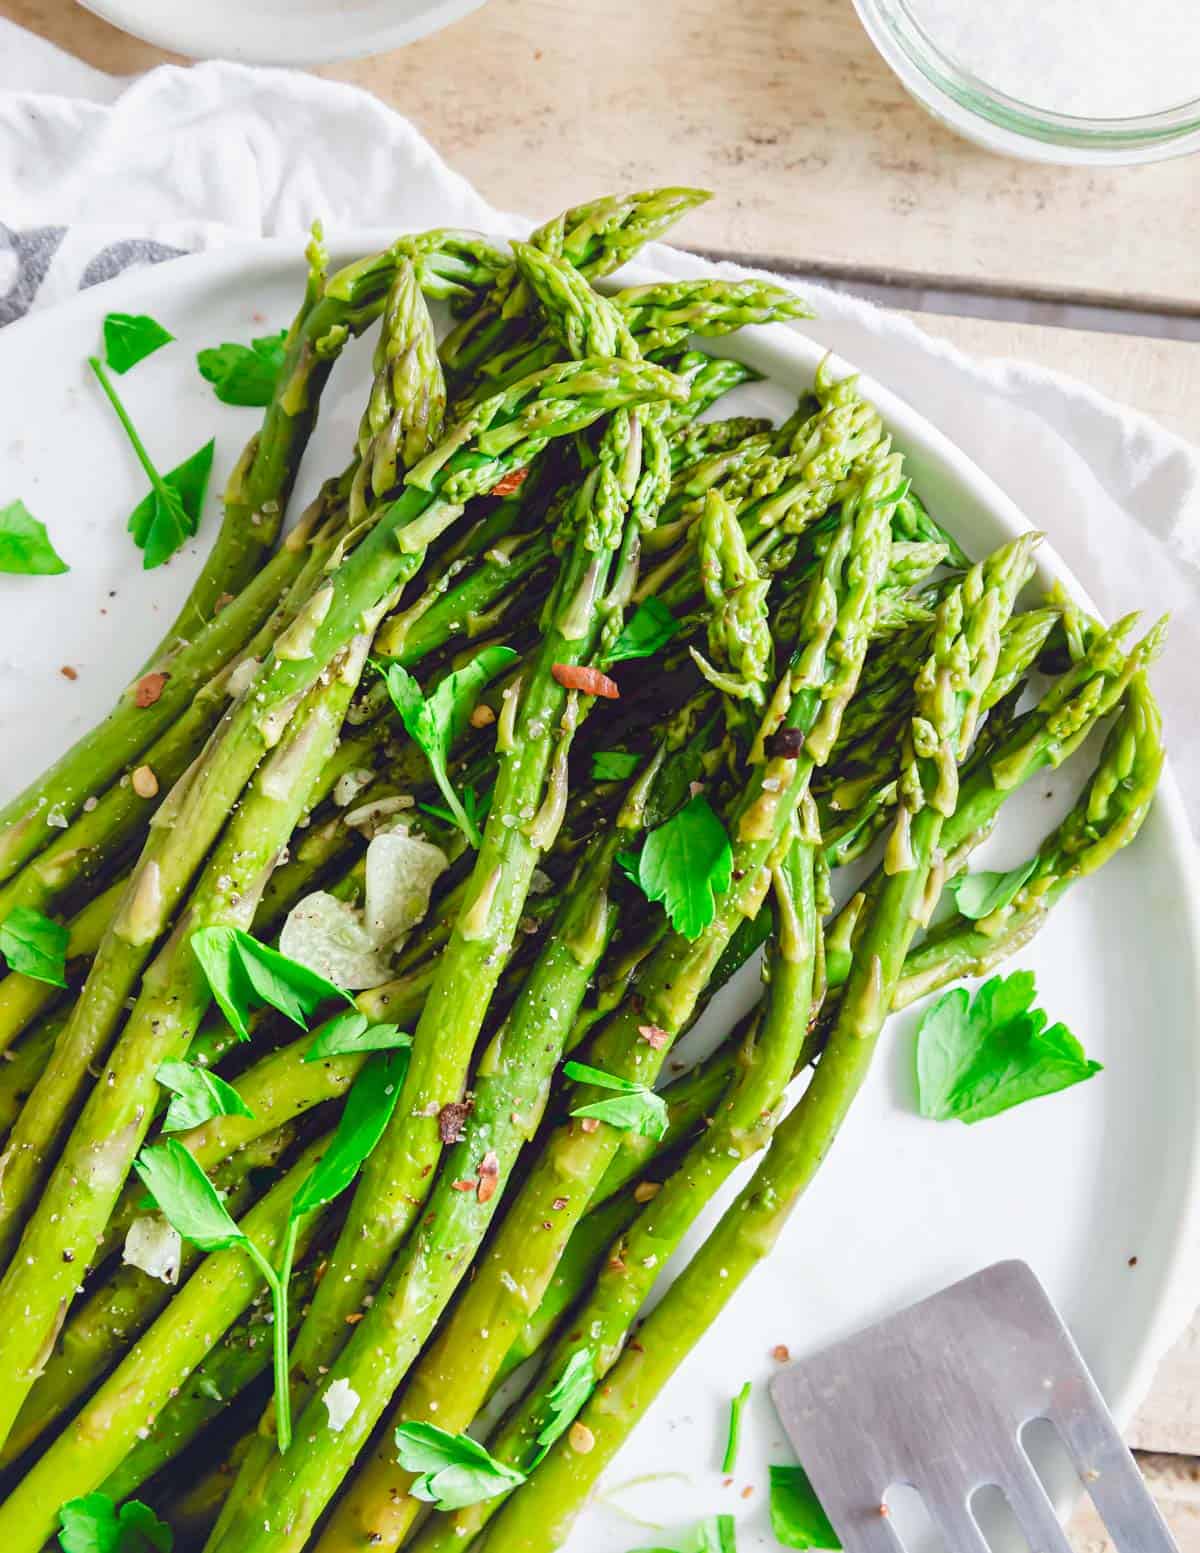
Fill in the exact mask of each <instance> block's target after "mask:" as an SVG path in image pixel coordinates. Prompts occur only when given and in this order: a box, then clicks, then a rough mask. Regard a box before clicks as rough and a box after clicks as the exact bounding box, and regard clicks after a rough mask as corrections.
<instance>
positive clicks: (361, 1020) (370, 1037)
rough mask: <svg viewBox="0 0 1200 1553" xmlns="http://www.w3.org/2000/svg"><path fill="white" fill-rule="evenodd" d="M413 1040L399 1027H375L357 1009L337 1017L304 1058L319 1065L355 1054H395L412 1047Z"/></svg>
mask: <svg viewBox="0 0 1200 1553" xmlns="http://www.w3.org/2000/svg"><path fill="white" fill-rule="evenodd" d="M411 1045H412V1036H411V1035H406V1034H405V1033H404V1031H403V1030H401V1028H400V1027H399V1025H373V1024H372V1023H371V1021H370V1020H369V1019H368V1018H367V1016H366V1015H365V1014H360V1013H359V1012H358V1010H357V1009H353V1010H351V1011H350V1012H349V1013H346V1014H335V1015H334V1017H333V1018H332V1019H329V1020H326V1022H325V1023H324V1024H323V1025H322V1026H321V1028H320V1030H319V1031H318V1032H317V1038H316V1040H315V1041H314V1042H313V1044H312V1045H311V1046H310V1047H309V1049H308V1050H307V1051H306V1052H305V1054H304V1060H305V1062H320V1061H321V1059H322V1058H324V1057H340V1056H343V1055H345V1054H347V1053H354V1052H382V1051H392V1050H394V1049H396V1048H397V1047H404V1046H411Z"/></svg>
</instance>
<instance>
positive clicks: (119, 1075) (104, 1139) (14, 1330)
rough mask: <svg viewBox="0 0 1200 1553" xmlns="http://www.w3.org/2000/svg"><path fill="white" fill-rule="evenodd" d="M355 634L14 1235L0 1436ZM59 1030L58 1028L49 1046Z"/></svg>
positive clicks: (256, 790)
mask: <svg viewBox="0 0 1200 1553" xmlns="http://www.w3.org/2000/svg"><path fill="white" fill-rule="evenodd" d="M366 645H367V644H366V642H365V641H364V642H363V643H362V644H361V646H360V648H359V649H358V651H357V654H356V655H355V656H356V657H357V663H353V662H352V663H351V664H350V665H348V668H349V673H348V674H342V673H340V672H339V673H338V674H336V675H335V676H334V677H333V679H332V680H331V681H330V683H329V685H327V686H324V687H318V688H317V689H316V691H315V692H313V693H312V694H311V695H310V697H309V698H308V700H307V701H306V702H305V703H303V704H302V712H303V719H302V720H300V719H298V720H297V722H296V724H295V725H294V728H295V731H294V732H293V733H289V735H288V736H286V737H285V738H284V739H283V740H282V741H281V743H280V744H279V746H278V747H277V749H276V751H275V753H274V755H273V756H272V758H271V759H269V760H268V761H266V762H265V763H264V765H263V767H262V771H261V773H260V775H259V777H258V779H257V780H256V782H255V784H254V785H253V786H252V787H251V789H250V792H249V794H248V796H247V797H246V798H245V799H244V800H243V801H242V803H241V805H240V807H239V808H238V810H237V811H236V813H235V814H234V816H233V819H232V821H231V823H230V825H229V827H228V829H227V831H226V833H225V835H224V837H223V838H222V841H221V844H220V845H219V846H218V847H217V849H216V851H215V852H214V854H213V857H212V859H211V861H210V862H209V865H208V867H207V869H206V870H205V873H204V876H203V878H202V879H201V881H200V883H199V885H198V886H197V888H196V890H195V891H194V892H193V894H192V898H191V901H190V903H189V909H188V911H187V912H186V913H185V915H184V917H183V919H182V921H181V923H180V924H179V926H178V927H177V928H176V931H175V933H173V934H172V936H171V937H170V939H168V941H167V943H166V945H165V947H164V948H163V950H162V951H161V952H160V954H159V955H158V957H157V959H156V960H155V962H154V964H153V965H152V966H151V967H150V969H149V970H148V971H147V973H146V977H145V979H144V981H143V985H142V990H141V993H140V995H139V996H138V999H137V1002H136V1004H135V1006H134V1009H133V1012H132V1014H131V1015H130V1018H129V1022H128V1024H127V1026H126V1028H125V1031H124V1034H123V1035H122V1037H121V1039H120V1040H119V1041H118V1042H117V1045H116V1047H115V1048H114V1049H113V1051H112V1052H111V1054H110V1055H109V1057H108V1059H107V1064H106V1075H107V1076H106V1081H105V1082H104V1083H103V1084H101V1085H98V1086H97V1087H96V1088H95V1089H94V1090H93V1091H92V1094H91V1096H90V1098H89V1099H88V1101H87V1104H86V1105H85V1106H84V1109H83V1112H82V1114H81V1116H80V1118H79V1121H78V1122H77V1123H76V1125H75V1127H74V1129H73V1131H72V1133H71V1136H70V1138H69V1139H68V1140H67V1143H66V1146H65V1148H64V1149H63V1153H62V1155H61V1157H60V1159H59V1161H58V1164H57V1165H56V1167H55V1169H54V1171H53V1173H52V1174H51V1176H50V1178H49V1180H48V1181H47V1183H46V1186H45V1189H44V1190H43V1192H42V1194H41V1198H40V1201H39V1203H38V1205H37V1208H36V1210H35V1211H34V1213H33V1216H32V1217H31V1218H30V1219H29V1222H28V1224H27V1225H26V1226H25V1229H24V1233H23V1234H21V1239H20V1245H19V1247H18V1248H17V1250H16V1252H15V1254H13V1256H12V1261H11V1262H10V1264H9V1268H8V1271H7V1273H6V1274H5V1277H4V1279H3V1280H2V1281H0V1321H2V1324H3V1328H4V1330H3V1331H2V1332H0V1365H3V1366H4V1373H5V1374H6V1375H7V1376H8V1377H9V1382H10V1384H9V1385H8V1386H7V1387H6V1388H5V1392H4V1396H3V1398H2V1399H0V1434H2V1435H4V1436H5V1437H7V1435H8V1432H9V1429H10V1427H11V1426H12V1423H13V1421H14V1419H15V1417H16V1415H17V1412H18V1411H19V1410H20V1407H21V1404H22V1403H23V1401H24V1400H25V1398H26V1396H27V1395H28V1394H29V1391H30V1388H31V1387H32V1386H33V1384H34V1382H35V1381H36V1379H37V1377H38V1375H39V1374H40V1373H41V1371H42V1368H43V1366H44V1363H45V1359H46V1355H47V1353H48V1352H49V1349H50V1347H51V1346H52V1345H53V1343H54V1340H55V1338H56V1336H57V1335H58V1331H59V1329H60V1328H61V1326H62V1323H63V1320H64V1318H65V1316H66V1313H67V1310H68V1309H69V1307H70V1305H71V1302H72V1300H73V1298H74V1296H75V1293H76V1291H77V1289H78V1286H79V1282H80V1277H81V1274H82V1273H83V1272H85V1271H86V1268H87V1265H88V1262H89V1260H90V1257H91V1255H92V1251H93V1248H94V1247H95V1244H96V1240H97V1237H98V1236H99V1235H100V1234H101V1232H102V1231H103V1228H104V1225H105V1222H106V1221H107V1219H108V1217H109V1214H110V1213H111V1212H112V1209H113V1205H114V1204H115V1202H116V1200H117V1196H118V1194H119V1192H120V1190H121V1187H122V1185H123V1184H124V1180H125V1176H126V1174H127V1173H128V1171H129V1169H130V1167H131V1165H132V1163H133V1158H134V1156H135V1154H136V1153H137V1151H138V1149H139V1148H140V1147H141V1144H142V1142H143V1140H144V1138H145V1136H146V1133H147V1131H148V1129H149V1126H150V1122H151V1119H152V1117H153V1115H154V1102H155V1097H156V1093H157V1080H156V1077H155V1075H156V1074H157V1072H158V1069H159V1068H160V1067H161V1065H162V1064H163V1063H164V1062H168V1061H173V1060H177V1059H178V1058H180V1057H183V1056H184V1055H186V1052H187V1048H188V1045H189V1043H190V1040H191V1037H192V1035H193V1034H194V1032H195V1030H196V1028H197V1027H198V1025H199V1023H200V1019H201V1018H202V1016H203V1014H204V1013H205V1011H206V1009H207V1007H208V1004H209V1001H210V998H211V993H210V991H209V987H208V983H207V981H206V980H205V976H204V972H203V969H202V968H201V965H200V962H199V960H198V959H197V958H196V956H195V953H194V951H193V949H192V946H191V938H190V933H191V930H192V929H193V928H204V927H210V926H214V925H228V926H234V927H240V928H246V927H248V926H249V924H250V920H251V918H252V917H253V914H254V907H255V904H256V901H257V895H258V890H259V888H261V883H260V881H261V879H262V878H264V877H265V874H266V871H267V870H269V868H270V867H271V863H272V861H273V859H274V856H275V854H276V853H277V852H278V850H279V848H280V847H281V846H282V845H283V844H284V842H285V841H286V839H287V837H288V836H289V835H290V834H291V831H292V828H293V826H294V825H295V823H296V820H297V818H298V817H299V814H300V812H301V811H302V810H303V808H304V805H305V803H306V802H307V799H308V792H309V787H310V785H311V782H312V779H313V777H314V776H315V775H316V773H317V772H318V771H319V770H320V767H321V764H322V763H323V761H324V760H325V758H326V757H327V755H328V752H329V749H330V747H331V746H332V743H333V740H334V739H335V738H336V736H337V731H338V729H339V727H340V726H341V721H342V715H343V712H344V707H345V702H346V701H348V699H349V697H350V694H351V691H352V689H353V685H354V684H355V683H356V682H357V674H358V671H359V669H360V668H361V665H362V663H363V662H364V660H365V655H366ZM69 1029H70V1026H68V1031H69ZM66 1039H67V1033H66V1032H64V1035H63V1037H60V1041H59V1047H61V1046H62V1045H63V1044H64V1043H65V1041H66ZM58 1068H59V1064H58V1048H56V1052H55V1058H54V1059H53V1060H52V1062H51V1064H50V1066H49V1068H48V1069H47V1073H48V1074H50V1075H53V1076H54V1077H55V1078H57V1077H58V1076H59V1075H58ZM53 1095H54V1086H53V1085H46V1084H45V1080H43V1081H42V1083H40V1084H39V1085H38V1089H37V1090H36V1091H35V1092H34V1096H33V1097H31V1099H30V1101H29V1102H28V1103H27V1105H26V1107H25V1110H24V1111H23V1112H22V1114H21V1117H20V1119H19V1120H18V1122H17V1125H16V1127H15V1128H14V1131H13V1135H12V1138H11V1139H10V1141H9V1144H8V1148H7V1151H6V1154H7V1161H8V1163H7V1169H6V1173H5V1177H4V1181H3V1203H2V1206H3V1217H2V1218H0V1232H2V1233H3V1236H4V1240H5V1243H6V1245H7V1247H8V1248H9V1250H10V1253H11V1248H12V1246H13V1245H14V1243H15V1240H16V1236H17V1234H18V1233H19V1232H20V1226H21V1221H22V1218H23V1217H24V1210H25V1209H26V1207H27V1205H28V1204H29V1202H30V1196H31V1194H32V1193H33V1192H34V1191H35V1190H36V1188H37V1186H38V1184H39V1180H40V1175H41V1168H39V1167H42V1168H44V1164H45V1162H46V1160H47V1156H48V1154H49V1149H50V1148H51V1146H52V1145H53V1142H54V1140H55V1137H56V1136H57V1134H58V1133H59V1132H60V1131H61V1125H59V1126H57V1127H56V1126H53V1125H47V1124H46V1110H47V1108H48V1107H47V1104H46V1099H47V1097H48V1098H50V1099H52V1098H53ZM39 1099H40V1100H41V1103H40V1104H39V1103H38V1102H39ZM68 1114H69V1113H68ZM43 1140H44V1141H43ZM6 1312H7V1313H8V1315H7V1318H5V1313H6ZM18 1312H20V1317H19V1319H18V1318H17V1313H18Z"/></svg>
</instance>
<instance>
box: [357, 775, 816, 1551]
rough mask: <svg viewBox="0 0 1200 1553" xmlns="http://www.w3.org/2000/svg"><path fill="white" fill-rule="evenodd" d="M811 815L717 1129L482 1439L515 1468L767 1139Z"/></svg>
mask: <svg viewBox="0 0 1200 1553" xmlns="http://www.w3.org/2000/svg"><path fill="white" fill-rule="evenodd" d="M806 807H807V809H808V813H807V815H806V818H805V821H804V830H805V835H804V838H803V839H800V838H797V839H795V840H794V841H792V842H791V844H790V846H789V847H788V848H787V853H786V856H785V857H784V858H782V859H780V860H778V861H777V862H776V864H775V866H774V867H773V869H772V882H773V892H774V899H775V914H776V920H777V936H776V938H775V941H774V945H773V951H772V954H771V956H770V958H769V966H770V980H769V987H768V993H767V997H766V1000H765V1012H764V1013H763V1015H762V1018H761V1020H757V1021H755V1022H754V1024H753V1025H752V1026H751V1028H750V1031H749V1033H748V1035H747V1038H746V1041H745V1043H744V1045H743V1047H742V1049H741V1052H740V1053H739V1057H738V1068H737V1073H736V1077H735V1078H734V1080H733V1082H732V1084H731V1085H730V1088H729V1090H728V1092H727V1093H726V1095H725V1097H724V1099H723V1100H722V1102H721V1105H720V1107H719V1109H718V1110H717V1112H716V1115H715V1116H714V1117H713V1121H712V1125H711V1126H710V1127H709V1128H708V1129H707V1130H706V1131H705V1132H704V1133H703V1134H702V1135H701V1136H700V1138H699V1139H697V1141H696V1142H695V1143H694V1144H693V1145H692V1147H691V1148H690V1149H689V1150H688V1151H687V1153H686V1154H685V1155H684V1157H683V1159H682V1160H681V1161H680V1163H679V1165H678V1166H677V1167H676V1168H675V1169H674V1170H673V1171H672V1172H671V1173H670V1174H669V1175H668V1176H667V1178H666V1180H665V1181H664V1182H663V1184H662V1186H661V1188H660V1190H659V1191H658V1192H657V1194H655V1195H654V1196H652V1197H651V1198H650V1201H649V1203H648V1205H647V1206H646V1207H645V1208H643V1210H642V1212H641V1213H640V1214H639V1215H638V1216H637V1218H636V1219H635V1220H634V1221H633V1223H632V1224H631V1225H630V1226H629V1228H628V1229H625V1230H624V1231H623V1232H622V1234H621V1236H620V1238H619V1239H617V1240H616V1241H614V1243H613V1244H612V1246H611V1247H610V1250H609V1254H608V1256H607V1258H605V1259H604V1261H603V1262H602V1264H601V1266H600V1269H599V1271H598V1273H597V1278H596V1282H595V1285H594V1286H593V1288H592V1290H591V1291H590V1293H589V1295H588V1297H587V1299H586V1300H585V1301H584V1303H583V1305H582V1307H581V1309H580V1310H579V1311H578V1312H577V1314H576V1316H575V1318H574V1320H573V1321H572V1323H571V1329H570V1331H568V1332H567V1333H565V1334H564V1335H563V1336H562V1337H560V1339H559V1340H558V1342H557V1343H556V1344H555V1346H554V1348H553V1349H552V1351H551V1353H550V1354H549V1356H548V1357H547V1359H546V1362H545V1364H544V1365H543V1367H542V1369H541V1370H540V1371H539V1374H538V1378H537V1380H536V1382H535V1383H534V1386H533V1387H532V1389H531V1391H530V1392H529V1394H528V1396H527V1397H526V1398H525V1399H523V1400H522V1401H521V1402H520V1403H518V1404H517V1405H516V1407H515V1408H513V1410H512V1411H511V1412H510V1413H509V1414H508V1416H507V1417H506V1418H505V1419H504V1421H503V1423H502V1424H501V1426H500V1428H499V1431H498V1432H497V1434H496V1435H495V1436H494V1437H492V1438H491V1439H489V1441H488V1450H489V1452H490V1453H491V1455H492V1456H493V1457H494V1458H495V1459H496V1460H497V1461H501V1462H503V1463H505V1464H507V1465H509V1466H512V1467H515V1468H516V1469H517V1470H518V1471H520V1472H529V1471H531V1470H532V1469H533V1468H534V1467H535V1466H536V1465H537V1462H538V1460H539V1459H540V1457H541V1455H542V1454H543V1451H542V1450H541V1449H540V1447H541V1445H542V1444H543V1441H544V1440H545V1439H546V1438H547V1437H551V1438H553V1435H554V1431H555V1429H556V1428H557V1432H558V1433H562V1432H563V1429H564V1428H565V1425H566V1424H567V1423H568V1422H569V1420H568V1419H565V1418H564V1419H558V1418H557V1416H556V1411H555V1409H554V1408H553V1407H552V1406H551V1405H549V1404H548V1401H547V1399H548V1398H549V1397H551V1396H554V1395H555V1388H556V1386H557V1385H558V1383H559V1382H560V1381H561V1380H562V1378H563V1377H564V1376H565V1375H566V1374H567V1372H568V1369H570V1370H571V1372H572V1374H575V1373H577V1372H578V1370H579V1369H580V1368H581V1367H586V1371H585V1372H586V1373H588V1374H589V1375H590V1377H591V1380H592V1384H593V1385H596V1384H599V1382H600V1381H602V1380H603V1378H604V1376H605V1374H606V1373H607V1371H608V1370H609V1368H610V1367H611V1365H612V1364H613V1363H614V1362H615V1361H616V1359H617V1358H618V1356H619V1355H620V1352H621V1348H622V1346H623V1344H624V1342H625V1339H626V1337H627V1335H628V1333H629V1331H630V1329H631V1327H632V1325H633V1322H634V1320H635V1319H636V1317H637V1314H638V1311H639V1310H640V1309H641V1306H642V1304H643V1302H644V1300H645V1299H646V1297H647V1296H648V1295H649V1293H650V1290H651V1289H652V1288H653V1287H654V1285H655V1284H656V1283H657V1281H658V1278H659V1276H660V1274H661V1272H662V1269H663V1267H664V1266H665V1265H666V1263H667V1261H668V1260H669V1259H670V1257H671V1256H672V1255H673V1254H674V1252H675V1251H676V1250H677V1249H678V1247H679V1245H680V1243H681V1241H682V1239H683V1236H684V1235H685V1234H686V1233H687V1231H688V1230H689V1229H690V1228H691V1226H692V1224H693V1223H694V1222H695V1220H696V1218H697V1217H698V1216H699V1214H700V1213H702V1212H703V1210H704V1209H705V1208H706V1207H707V1205H708V1204H709V1202H711V1200H712V1198H713V1196H714V1195H715V1194H716V1192H717V1191H718V1190H719V1189H720V1187H721V1186H722V1185H723V1184H724V1182H726V1181H727V1180H728V1179H729V1177H730V1175H731V1174H732V1173H733V1171H734V1170H735V1169H736V1168H737V1167H738V1166H739V1165H741V1164H742V1163H743V1162H744V1161H745V1160H747V1159H749V1158H751V1157H752V1156H753V1155H754V1154H755V1153H757V1152H758V1150H759V1149H761V1148H763V1147H764V1146H765V1145H766V1144H767V1143H768V1142H769V1141H770V1136H771V1133H772V1132H773V1130H774V1127H775V1123H776V1121H777V1119H778V1118H777V1115H776V1111H777V1108H778V1107H779V1105H780V1103H781V1100H782V1098H783V1095H784V1091H785V1090H786V1088H787V1085H788V1084H789V1082H790V1081H791V1077H792V1073H793V1070H794V1069H795V1066H796V1063H797V1061H798V1060H799V1056H800V1050H801V1047H802V1045H803V1043H804V1038H805V1034H806V1032H807V1030H808V1018H809V1012H810V1009H811V1007H812V999H813V976H814V968H815V963H816V944H817V934H818V932H819V923H818V918H817V909H816V890H815V880H814V868H815V864H816V852H817V849H818V846H819V842H820V838H819V835H818V834H817V832H816V831H815V829H814V827H815V821H816V816H815V813H814V812H812V805H811V801H810V802H809V803H808V805H807V806H806ZM583 1222H586V1220H585V1221H583ZM580 1355H582V1356H583V1358H582V1360H580V1358H579V1356H580ZM507 1497H508V1496H500V1495H498V1496H496V1497H495V1498H492V1499H488V1500H485V1501H482V1502H480V1503H479V1504H475V1505H471V1506H469V1507H467V1508H465V1509H462V1510H459V1511H457V1512H456V1513H455V1514H454V1515H453V1516H438V1517H437V1518H436V1519H435V1520H434V1521H433V1522H432V1523H431V1524H430V1525H429V1526H428V1527H427V1528H426V1530H425V1532H424V1533H423V1535H422V1538H421V1543H422V1549H423V1553H433V1550H434V1549H435V1548H437V1549H439V1550H440V1549H444V1548H447V1547H458V1546H464V1545H465V1544H466V1543H467V1542H468V1541H470V1540H471V1539H472V1538H474V1537H475V1536H477V1535H478V1534H479V1532H480V1531H481V1530H482V1528H483V1527H484V1526H485V1525H486V1524H487V1522H488V1521H489V1520H490V1519H491V1518H492V1516H493V1515H495V1514H496V1512H497V1511H498V1510H499V1509H500V1508H501V1506H502V1504H503V1503H504V1500H505V1498H507ZM349 1502H352V1501H349ZM341 1519H342V1517H341V1516H340V1515H339V1513H338V1512H336V1511H335V1513H334V1519H333V1521H332V1522H331V1525H330V1529H329V1533H328V1539H329V1540H330V1541H331V1542H333V1544H334V1545H335V1546H336V1545H338V1544H337V1542H336V1540H335V1539H337V1537H338V1536H339V1532H340V1534H341V1536H342V1539H343V1541H342V1545H345V1546H351V1545H353V1544H352V1540H351V1539H352V1527H351V1526H350V1525H347V1526H345V1527H341V1526H340V1522H341Z"/></svg>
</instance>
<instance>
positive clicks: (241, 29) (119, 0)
mask: <svg viewBox="0 0 1200 1553" xmlns="http://www.w3.org/2000/svg"><path fill="white" fill-rule="evenodd" d="M483 3H484V0H202V3H200V4H196V3H194V0H80V4H81V5H83V6H85V7H86V8H87V9H88V10H89V11H94V12H95V13H96V15H97V16H102V17H103V18H104V20H105V21H106V22H112V24H113V26H114V27H120V28H121V29H122V31H123V32H130V33H132V34H133V36H134V37H135V38H142V39H143V40H144V41H145V42H147V43H153V44H155V45H156V46H157V47H158V48H160V49H173V50H174V52H175V53H176V54H187V55H188V56H189V57H190V58H192V59H240V60H242V61H243V62H244V63H246V64H249V65H327V64H330V63H331V62H332V61H333V60H335V59H360V58H362V57H363V56H364V55H366V54H382V53H384V52H385V50H387V49H398V48H401V47H402V46H403V45H404V44H405V43H412V42H413V41H414V39H416V38H423V37H424V36H425V35H426V33H429V32H437V31H439V30H440V29H441V28H442V27H448V26H449V25H450V23H451V22H456V21H458V19H459V18H460V17H462V16H466V15H467V14H468V13H469V12H471V11H474V10H477V9H478V8H479V7H480V6H481V5H482V4H483Z"/></svg>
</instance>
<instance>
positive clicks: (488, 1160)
mask: <svg viewBox="0 0 1200 1553" xmlns="http://www.w3.org/2000/svg"><path fill="white" fill-rule="evenodd" d="M499 1182H500V1161H499V1159H497V1157H496V1151H495V1149H489V1150H488V1151H487V1153H486V1154H485V1155H484V1156H483V1158H482V1159H481V1160H480V1161H479V1185H478V1186H477V1187H476V1188H475V1196H476V1197H477V1198H478V1200H479V1201H480V1202H491V1200H492V1198H493V1197H494V1196H495V1195H496V1187H497V1186H498V1185H499Z"/></svg>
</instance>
